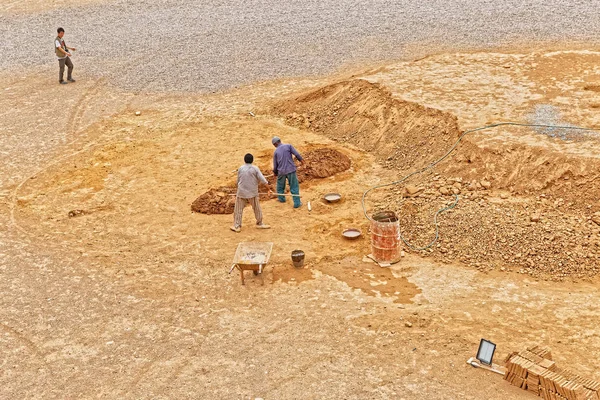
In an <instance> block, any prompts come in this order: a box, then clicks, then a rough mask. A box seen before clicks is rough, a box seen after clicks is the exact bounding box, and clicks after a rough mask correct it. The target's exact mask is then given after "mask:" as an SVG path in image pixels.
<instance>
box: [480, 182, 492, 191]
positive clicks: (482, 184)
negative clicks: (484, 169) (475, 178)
mask: <svg viewBox="0 0 600 400" xmlns="http://www.w3.org/2000/svg"><path fill="white" fill-rule="evenodd" d="M481 186H482V187H483V188H484V189H486V190H488V189H490V188H491V187H492V183H491V182H490V181H486V180H483V181H481Z"/></svg>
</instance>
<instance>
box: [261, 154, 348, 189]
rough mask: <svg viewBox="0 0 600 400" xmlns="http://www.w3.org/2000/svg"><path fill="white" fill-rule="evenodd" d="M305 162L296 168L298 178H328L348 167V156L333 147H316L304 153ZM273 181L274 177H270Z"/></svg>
mask: <svg viewBox="0 0 600 400" xmlns="http://www.w3.org/2000/svg"><path fill="white" fill-rule="evenodd" d="M304 159H305V163H304V166H301V167H300V168H299V169H298V180H299V181H300V182H303V181H305V180H311V179H322V178H328V177H330V176H333V175H335V174H338V173H340V172H343V171H346V170H348V169H350V166H351V165H352V162H351V161H350V158H348V156H346V155H345V154H343V153H340V152H339V151H337V150H334V149H328V148H323V149H317V150H312V151H307V152H306V153H305V154H304ZM272 179H273V181H275V178H272Z"/></svg>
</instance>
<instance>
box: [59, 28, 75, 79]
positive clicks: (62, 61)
mask: <svg viewBox="0 0 600 400" xmlns="http://www.w3.org/2000/svg"><path fill="white" fill-rule="evenodd" d="M56 32H57V33H58V36H56V39H54V52H55V53H56V56H57V57H58V82H59V83H60V84H61V85H66V84H67V82H65V81H64V79H63V77H64V75H65V65H66V66H67V68H68V71H67V80H68V81H69V82H75V79H73V76H72V73H73V62H72V61H71V53H69V51H70V50H72V51H75V50H77V49H76V48H75V47H67V45H66V44H65V41H64V39H63V36H65V30H64V29H63V28H58V29H57V30H56Z"/></svg>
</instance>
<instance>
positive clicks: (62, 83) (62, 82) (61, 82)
mask: <svg viewBox="0 0 600 400" xmlns="http://www.w3.org/2000/svg"><path fill="white" fill-rule="evenodd" d="M59 83H60V84H61V85H66V84H67V82H65V81H60V82H59Z"/></svg>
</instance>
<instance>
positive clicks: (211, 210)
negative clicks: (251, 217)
mask: <svg viewBox="0 0 600 400" xmlns="http://www.w3.org/2000/svg"><path fill="white" fill-rule="evenodd" d="M303 157H304V161H305V163H304V165H299V166H298V171H297V175H298V181H299V182H300V183H302V182H306V181H312V180H315V179H323V178H328V177H330V176H333V175H335V174H338V173H340V172H343V171H346V170H348V169H350V167H351V165H352V162H351V161H350V158H349V157H348V156H346V155H345V154H343V153H341V152H339V151H337V150H335V149H330V148H321V149H316V150H309V151H307V152H306V153H304V154H303ZM261 171H262V172H263V174H264V175H269V172H268V171H270V166H262V167H261ZM276 180H277V178H276V177H274V176H271V177H268V178H267V181H268V182H269V186H270V187H271V190H273V191H275V182H276ZM236 191H237V187H236V184H235V183H234V184H231V185H229V186H221V187H219V188H215V189H210V190H209V191H207V192H206V193H204V194H202V195H200V196H199V197H198V198H197V199H196V200H194V202H193V203H192V211H194V212H197V213H201V214H233V208H234V206H235V193H236ZM259 191H261V192H262V191H264V190H260V188H259ZM260 200H261V201H266V200H269V197H268V196H266V195H261V196H260Z"/></svg>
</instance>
